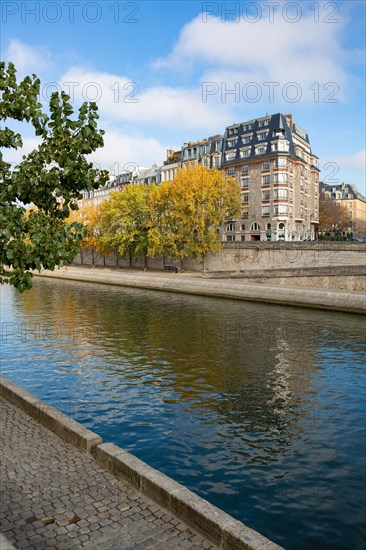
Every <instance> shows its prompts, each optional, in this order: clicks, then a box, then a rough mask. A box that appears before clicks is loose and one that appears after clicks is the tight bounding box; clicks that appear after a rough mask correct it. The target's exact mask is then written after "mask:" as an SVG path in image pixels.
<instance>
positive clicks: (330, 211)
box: [319, 193, 349, 235]
mask: <svg viewBox="0 0 366 550" xmlns="http://www.w3.org/2000/svg"><path fill="white" fill-rule="evenodd" d="M348 223H349V220H348V216H347V209H346V208H345V207H344V206H343V205H342V204H339V203H338V202H337V201H336V200H335V199H332V198H330V197H329V196H328V195H326V194H325V193H321V195H320V197H319V232H320V233H321V234H325V233H330V234H332V235H341V234H342V232H344V231H347V229H348Z"/></svg>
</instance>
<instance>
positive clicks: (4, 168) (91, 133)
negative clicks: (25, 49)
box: [0, 62, 107, 291]
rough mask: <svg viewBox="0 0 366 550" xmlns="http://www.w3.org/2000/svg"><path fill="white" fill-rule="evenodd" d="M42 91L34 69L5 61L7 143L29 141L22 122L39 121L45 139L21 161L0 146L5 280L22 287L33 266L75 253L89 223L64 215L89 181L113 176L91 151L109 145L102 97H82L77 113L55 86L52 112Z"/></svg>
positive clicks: (1, 67) (1, 79)
mask: <svg viewBox="0 0 366 550" xmlns="http://www.w3.org/2000/svg"><path fill="white" fill-rule="evenodd" d="M39 93H40V80H39V79H38V78H37V77H36V75H34V74H33V75H32V76H26V77H25V78H24V79H23V80H22V81H21V82H17V78H16V70H15V67H14V65H13V64H12V63H9V64H8V66H6V64H5V63H4V62H0V95H1V101H0V120H1V123H2V124H1V129H0V146H1V148H5V149H18V148H21V147H22V146H23V139H22V136H21V135H20V133H19V132H18V131H17V129H16V128H18V126H19V123H28V127H29V126H30V127H33V130H34V134H35V136H37V137H38V138H39V141H40V144H39V145H38V147H37V148H36V149H34V150H33V151H32V152H31V153H29V154H28V155H26V156H23V158H22V161H21V162H19V163H18V164H17V165H16V166H13V165H12V164H11V163H9V162H6V160H4V158H3V154H2V153H1V154H0V283H10V284H12V285H14V286H16V287H17V288H18V289H19V290H20V291H24V290H26V289H28V288H30V287H31V285H32V274H31V270H34V269H38V270H40V269H42V268H45V269H51V270H53V269H54V268H55V267H56V266H58V265H62V264H63V263H64V262H69V261H71V260H72V259H73V258H74V257H75V255H76V254H77V252H78V245H79V243H80V241H81V239H82V238H83V237H84V235H85V228H84V226H83V225H82V224H79V223H77V222H72V223H68V222H67V221H66V219H67V218H68V216H69V214H70V209H73V208H75V209H76V208H77V206H76V203H75V199H78V198H81V191H82V190H83V189H92V188H97V187H98V186H99V185H103V184H104V183H105V182H106V181H107V173H106V172H104V171H102V172H99V171H98V170H96V169H95V168H94V167H93V165H92V163H91V162H89V161H88V160H87V159H86V157H85V155H89V154H90V153H92V152H93V151H95V150H96V149H97V148H99V147H102V146H103V137H102V136H103V133H104V132H103V131H102V130H98V128H97V119H98V114H97V105H96V104H95V103H93V102H92V103H83V105H82V106H81V107H80V109H79V112H78V116H77V118H76V119H72V118H71V117H72V115H73V114H74V110H73V108H72V106H71V104H70V102H69V100H70V98H69V96H68V95H67V94H66V93H64V92H61V93H60V94H59V93H57V92H55V93H53V94H52V96H51V98H50V102H49V106H48V109H49V114H46V113H45V112H44V111H43V106H42V104H41V103H40V102H39V100H38V98H39ZM11 126H13V128H12V127H11ZM28 205H33V208H32V209H28V211H27V206H28Z"/></svg>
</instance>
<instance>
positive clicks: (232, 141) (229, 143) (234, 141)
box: [227, 139, 238, 147]
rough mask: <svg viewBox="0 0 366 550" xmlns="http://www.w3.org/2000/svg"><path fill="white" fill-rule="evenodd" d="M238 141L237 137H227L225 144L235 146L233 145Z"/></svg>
mask: <svg viewBox="0 0 366 550" xmlns="http://www.w3.org/2000/svg"><path fill="white" fill-rule="evenodd" d="M237 143H238V140H237V139H228V140H227V146H228V147H235V145H236V144H237Z"/></svg>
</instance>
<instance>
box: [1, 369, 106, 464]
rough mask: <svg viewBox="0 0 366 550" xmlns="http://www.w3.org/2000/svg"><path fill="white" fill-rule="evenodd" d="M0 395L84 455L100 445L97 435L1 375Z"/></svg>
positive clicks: (100, 439)
mask: <svg viewBox="0 0 366 550" xmlns="http://www.w3.org/2000/svg"><path fill="white" fill-rule="evenodd" d="M0 395H2V396H3V397H5V399H7V400H8V401H10V402H11V403H13V404H14V405H16V406H17V407H18V408H19V409H22V410H23V411H24V412H26V413H27V414H29V415H30V416H31V417H32V418H34V419H35V420H37V422H40V423H41V424H43V425H44V426H45V427H46V428H48V429H49V430H51V431H52V432H55V433H56V434H57V435H58V436H59V437H61V438H62V439H63V440H65V441H67V442H68V443H71V444H72V445H74V446H75V447H77V448H78V449H79V450H80V451H81V452H83V453H84V454H87V455H90V454H92V453H94V452H95V448H96V446H97V445H99V443H102V438H101V437H100V436H99V435H97V434H95V433H93V432H92V431H90V430H88V429H87V428H84V426H82V425H81V424H79V423H78V422H75V420H73V419H72V418H69V417H68V416H67V415H66V414H63V413H62V412H61V411H58V410H57V409H54V408H53V407H51V406H50V405H47V403H45V402H44V401H41V400H40V399H38V398H37V397H36V396H34V395H32V394H31V393H29V392H27V391H25V390H23V389H22V388H20V387H19V386H17V385H16V384H14V383H13V382H11V381H10V380H8V379H7V378H5V377H4V376H2V375H0Z"/></svg>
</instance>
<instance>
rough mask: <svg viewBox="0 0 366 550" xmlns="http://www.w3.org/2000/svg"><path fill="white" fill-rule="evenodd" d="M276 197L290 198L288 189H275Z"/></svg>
mask: <svg viewBox="0 0 366 550" xmlns="http://www.w3.org/2000/svg"><path fill="white" fill-rule="evenodd" d="M273 198H274V199H286V200H287V199H288V191H287V189H275V190H274V192H273Z"/></svg>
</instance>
